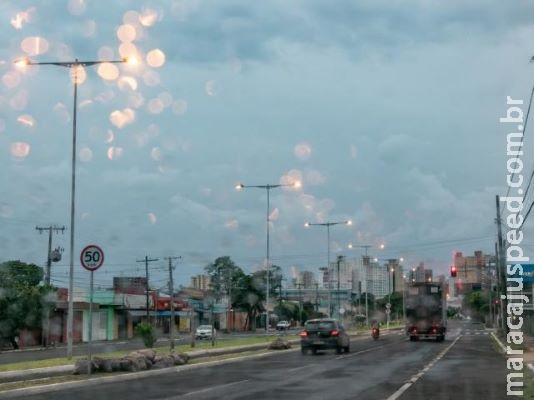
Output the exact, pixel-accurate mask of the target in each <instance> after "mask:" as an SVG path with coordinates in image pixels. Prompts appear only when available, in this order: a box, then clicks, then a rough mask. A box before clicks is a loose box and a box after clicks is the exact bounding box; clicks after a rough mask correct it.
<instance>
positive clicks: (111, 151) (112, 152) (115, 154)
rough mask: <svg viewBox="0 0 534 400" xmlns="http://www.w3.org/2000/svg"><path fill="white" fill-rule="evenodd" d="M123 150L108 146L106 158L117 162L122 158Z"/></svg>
mask: <svg viewBox="0 0 534 400" xmlns="http://www.w3.org/2000/svg"><path fill="white" fill-rule="evenodd" d="M122 153H123V149H122V147H115V146H110V147H109V148H108V151H107V156H108V158H109V159H110V160H112V161H113V160H118V159H119V158H121V157H122Z"/></svg>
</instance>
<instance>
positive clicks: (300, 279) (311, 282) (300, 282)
mask: <svg viewBox="0 0 534 400" xmlns="http://www.w3.org/2000/svg"><path fill="white" fill-rule="evenodd" d="M293 286H294V287H299V286H300V287H302V288H303V289H312V288H315V276H314V274H313V272H312V271H300V272H299V273H298V274H297V278H296V279H295V282H294V285H293Z"/></svg>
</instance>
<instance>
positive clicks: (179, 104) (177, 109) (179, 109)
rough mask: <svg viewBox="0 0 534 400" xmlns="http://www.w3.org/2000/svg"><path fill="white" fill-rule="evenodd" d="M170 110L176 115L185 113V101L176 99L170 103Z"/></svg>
mask: <svg viewBox="0 0 534 400" xmlns="http://www.w3.org/2000/svg"><path fill="white" fill-rule="evenodd" d="M172 111H173V112H174V113H175V114H178V115H183V114H185V113H186V112H187V101H185V100H182V99H179V100H176V101H175V102H174V103H173V105H172Z"/></svg>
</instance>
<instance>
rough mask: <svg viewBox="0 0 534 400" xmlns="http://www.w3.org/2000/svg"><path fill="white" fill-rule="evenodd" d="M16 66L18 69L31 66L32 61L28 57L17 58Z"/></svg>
mask: <svg viewBox="0 0 534 400" xmlns="http://www.w3.org/2000/svg"><path fill="white" fill-rule="evenodd" d="M14 64H15V65H16V66H17V67H18V68H24V67H26V66H27V65H30V64H31V61H30V59H29V58H28V57H23V58H17V59H16V60H15V61H14Z"/></svg>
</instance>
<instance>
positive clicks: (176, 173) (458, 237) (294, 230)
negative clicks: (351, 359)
mask: <svg viewBox="0 0 534 400" xmlns="http://www.w3.org/2000/svg"><path fill="white" fill-rule="evenodd" d="M533 17H534V4H532V3H530V2H527V1H518V2H514V4H513V5H510V4H509V3H506V2H499V1H486V0H484V1H482V0H467V1H464V0H462V1H460V0H452V1H447V2H437V1H435V2H432V1H423V0H406V1H398V2H391V1H385V0H364V1H358V2H351V1H339V2H336V4H335V6H333V5H332V2H329V1H326V0H306V1H304V0H301V1H287V0H286V1H282V0H273V1H261V2H260V1H255V2H252V1H247V0H221V1H213V0H212V1H209V0H170V1H166V2H159V1H135V2H134V1H124V0H123V1H112V2H101V1H96V0H54V1H52V0H48V1H2V2H1V3H0V37H1V38H2V40H0V170H1V171H2V173H1V175H0V262H1V261H7V260H13V259H20V260H22V261H25V262H32V263H36V264H38V265H44V264H45V262H46V254H47V245H48V240H47V239H48V238H47V235H46V234H39V232H38V231H37V230H36V229H35V228H36V226H39V227H48V226H59V227H61V226H65V227H66V228H67V230H66V231H65V232H64V233H59V234H57V235H56V234H54V236H53V247H56V246H60V247H62V248H64V249H65V250H64V253H63V259H62V260H61V261H60V262H58V263H55V264H54V265H53V272H52V283H53V284H55V285H58V286H64V287H66V286H67V284H68V269H69V262H68V260H69V237H70V232H69V229H70V195H71V173H72V166H71V152H72V124H73V112H72V111H73V83H72V82H73V81H72V75H71V72H72V71H71V70H70V69H68V68H63V67H58V66H52V65H41V66H35V65H27V66H25V67H20V66H17V65H15V64H14V61H15V60H17V59H21V58H24V59H25V58H28V59H30V60H31V61H32V62H57V61H72V60H75V59H78V60H80V61H97V60H98V61H110V60H121V59H122V58H124V57H128V59H129V60H130V61H132V60H136V61H137V63H135V64H133V63H132V64H101V65H97V66H89V67H86V68H85V69H83V71H79V74H80V79H79V85H78V114H77V150H76V161H77V164H76V197H75V206H76V213H75V229H74V237H75V246H74V252H73V254H74V259H75V266H74V267H75V275H74V276H75V277H74V282H75V285H76V286H80V287H84V286H87V284H88V273H87V272H86V271H85V270H83V268H82V267H81V266H80V264H79V261H78V260H79V254H80V251H81V249H82V248H83V247H85V246H86V245H88V244H97V245H99V246H100V247H102V249H103V250H104V253H105V262H104V265H103V266H102V267H101V269H99V270H98V271H97V272H96V273H95V282H96V283H97V285H101V286H110V285H111V281H112V277H113V276H139V275H141V276H142V275H143V274H144V264H143V263H140V262H138V261H139V260H142V259H144V257H145V256H149V257H150V258H158V259H159V260H158V261H155V262H153V263H151V264H150V276H151V283H152V285H153V286H155V287H158V286H160V287H164V286H165V285H166V283H167V277H168V274H167V261H166V260H165V259H164V257H169V256H181V257H182V259H181V260H179V261H177V262H175V264H176V269H175V272H174V276H175V281H176V283H177V284H183V285H186V284H188V283H189V281H190V277H191V276H192V275H196V274H199V273H202V272H203V269H204V267H205V266H206V265H207V264H208V263H210V262H212V261H213V260H214V259H215V258H217V257H219V256H226V255H228V256H230V257H231V258H232V259H233V260H234V261H235V262H236V263H237V264H238V265H239V266H240V267H241V268H243V269H244V270H245V271H247V272H252V271H256V270H259V269H261V268H263V265H264V261H265V256H266V212H267V198H266V190H264V189H257V188H245V189H244V190H242V191H239V192H238V191H236V190H235V185H236V184H237V183H240V182H241V183H243V184H245V185H267V184H290V183H293V182H295V181H299V182H301V183H302V187H301V188H300V189H295V188H288V187H281V188H276V189H272V190H271V193H270V203H271V208H270V210H269V211H270V220H271V222H270V232H271V235H270V242H271V256H272V262H273V264H276V265H279V266H281V267H282V270H283V271H284V272H285V273H286V274H287V276H288V277H290V276H292V274H294V273H295V271H298V270H300V271H302V270H311V271H318V268H319V267H322V266H324V265H325V264H326V260H327V232H326V229H325V228H324V227H321V226H312V227H309V228H305V227H304V223H305V222H306V221H309V222H312V223H324V222H339V221H345V220H348V219H350V220H352V221H353V224H352V225H351V226H346V225H336V226H333V227H331V232H330V233H331V241H330V248H331V258H332V259H334V258H335V257H336V256H337V255H345V256H347V257H359V256H360V255H361V254H362V251H363V250H362V248H361V247H358V246H364V245H370V246H372V247H371V248H369V250H368V251H369V254H372V255H374V256H376V257H379V258H392V257H403V258H404V259H405V262H404V265H405V267H412V266H414V265H417V264H419V263H420V262H424V263H425V265H427V266H428V267H430V268H432V269H434V271H435V274H439V273H447V271H448V268H449V265H450V264H451V261H452V254H453V252H454V251H463V252H464V253H467V254H472V253H473V251H474V250H483V251H484V252H487V253H491V252H493V249H494V243H495V240H496V225H495V221H494V220H495V215H496V214H495V196H496V195H497V194H499V195H502V196H504V195H505V194H506V189H507V186H506V175H507V174H508V172H507V170H506V161H507V156H506V135H507V134H508V133H509V132H510V129H512V128H510V127H509V126H508V125H507V124H503V123H500V122H499V118H502V117H505V116H506V110H507V108H508V106H507V105H506V97H507V96H510V97H512V98H513V99H522V100H524V105H523V106H522V107H523V111H524V112H525V113H526V109H527V105H528V100H529V96H530V91H531V87H532V83H533V79H532V75H533V73H534V70H533V68H534V65H532V64H529V60H530V58H531V56H532V55H533V54H534V47H533V46H532V40H531V39H532V37H533V34H534V26H533V23H532V21H534V18H533ZM528 133H529V132H528V128H527V129H526V131H525V142H524V156H523V157H524V158H523V160H524V165H525V170H524V173H525V175H526V176H525V179H527V177H528V175H529V174H530V172H531V171H532V162H531V161H530V160H531V158H530V154H531V152H532V151H534V146H533V139H532V138H531V137H530V136H532V135H529V134H528ZM528 225H530V226H528ZM524 231H525V240H524V248H525V252H526V253H528V251H532V250H533V249H534V240H533V239H530V237H532V236H534V229H533V226H532V221H531V222H530V224H526V225H525V227H524ZM349 243H352V244H353V245H354V248H353V249H352V250H350V249H348V248H347V246H348V244H349ZM380 244H384V249H383V250H380V249H379V246H380Z"/></svg>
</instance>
